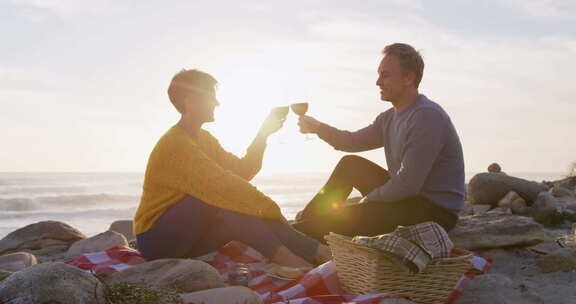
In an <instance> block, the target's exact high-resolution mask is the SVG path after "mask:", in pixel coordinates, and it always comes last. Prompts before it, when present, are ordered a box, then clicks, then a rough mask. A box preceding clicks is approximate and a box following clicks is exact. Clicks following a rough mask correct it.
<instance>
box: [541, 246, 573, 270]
mask: <svg viewBox="0 0 576 304" xmlns="http://www.w3.org/2000/svg"><path fill="white" fill-rule="evenodd" d="M536 264H537V265H538V267H540V270H541V271H542V272H544V273H549V272H559V271H563V272H569V271H574V270H576V251H574V249H572V248H560V249H557V250H556V251H554V252H552V253H550V254H547V255H545V256H543V257H541V258H539V259H538V260H537V261H536Z"/></svg>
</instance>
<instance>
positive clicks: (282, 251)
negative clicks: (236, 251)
mask: <svg viewBox="0 0 576 304" xmlns="http://www.w3.org/2000/svg"><path fill="white" fill-rule="evenodd" d="M219 223H220V225H218V226H219V229H220V230H225V231H227V233H228V234H229V235H230V237H231V238H232V239H234V240H238V241H241V242H243V243H245V244H247V245H249V246H250V247H252V248H254V249H256V250H258V251H259V252H260V253H261V254H263V255H264V256H266V257H267V258H268V259H270V260H271V261H273V262H275V263H277V264H281V265H285V266H294V267H307V266H310V264H311V263H312V262H314V260H315V253H316V249H317V247H318V244H319V243H318V242H317V241H316V240H313V239H311V238H309V237H307V236H305V235H303V234H302V233H300V232H297V231H295V230H294V229H293V228H292V227H290V225H288V224H282V223H281V221H280V220H267V219H263V218H259V217H256V216H252V215H247V214H242V213H238V212H234V211H229V210H224V209H221V212H220V214H219Z"/></svg>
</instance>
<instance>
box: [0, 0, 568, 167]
mask: <svg viewBox="0 0 576 304" xmlns="http://www.w3.org/2000/svg"><path fill="white" fill-rule="evenodd" d="M574 16H576V2H575V1H573V0H540V1H537V0H487V1H468V0H466V1H423V0H422V1H419V0H408V1H402V0H393V1H381V0H378V1H372V0H363V1H349V0H348V1H340V0H331V1H319V0H306V1H253V0H244V1H214V0H212V1H142V0H139V1H136V0H98V1H87V0H2V1H1V2H0V38H1V41H2V42H1V47H0V105H1V110H0V130H1V131H0V134H1V137H0V138H1V140H2V144H1V145H0V171H143V170H144V168H145V165H146V161H147V157H148V154H149V153H150V151H151V149H152V147H153V146H154V144H155V143H156V141H157V139H158V138H159V136H161V134H163V133H164V132H165V131H166V130H167V129H168V128H169V127H170V126H171V125H173V124H174V123H175V122H176V121H177V119H178V116H177V112H176V111H175V110H174V109H172V107H171V105H170V103H169V101H168V98H167V95H166V93H165V92H166V87H167V85H168V82H169V80H170V78H171V76H172V75H173V74H174V73H175V72H177V71H178V70H180V69H181V68H200V69H202V70H204V71H206V72H209V73H211V74H213V75H214V76H215V77H216V78H217V79H218V80H219V81H220V88H219V92H218V94H219V99H220V102H221V104H222V105H221V106H220V107H219V108H218V110H217V112H216V122H215V123H213V124H209V125H207V129H209V130H210V131H212V132H213V133H214V134H215V135H216V136H217V137H218V138H219V139H220V142H221V143H222V145H223V146H224V147H225V148H227V149H229V150H230V151H232V152H234V153H237V154H243V153H244V150H245V148H246V147H247V146H248V144H249V143H250V141H251V140H252V138H253V136H254V135H255V133H256V131H257V129H258V126H259V125H260V123H261V122H262V121H263V119H264V117H265V115H266V113H267V112H268V111H269V110H270V108H271V107H273V106H276V105H284V104H289V103H291V102H297V101H308V102H309V103H310V110H309V113H310V114H311V115H312V116H314V117H316V118H317V119H319V120H321V121H324V122H327V123H329V124H332V125H334V126H336V127H338V128H341V129H348V130H356V129H359V128H361V127H363V126H365V125H367V124H368V123H370V122H371V121H372V120H373V119H374V118H375V117H376V116H377V115H378V113H380V112H382V111H385V110H386V109H388V108H389V107H390V104H388V103H385V102H382V101H380V100H379V99H378V88H377V87H376V86H375V81H376V77H377V74H376V69H377V67H378V63H379V60H380V58H381V55H380V51H381V49H382V48H383V47H384V46H385V45H387V44H390V43H393V42H405V43H409V44H412V45H413V46H415V47H416V48H417V49H419V50H421V52H422V54H423V56H424V60H425V63H426V68H425V71H424V79H423V81H422V84H421V92H422V93H424V94H425V95H427V96H428V97H429V98H430V99H432V100H434V101H436V102H438V103H439V104H441V105H442V106H443V107H444V109H445V110H446V111H447V112H448V113H449V114H450V115H451V117H452V121H453V122H454V124H455V126H456V128H457V130H458V132H459V134H460V138H461V140H462V143H463V148H464V153H465V154H464V156H465V162H466V171H469V172H470V171H482V170H485V168H486V167H487V166H488V164H490V163H491V162H494V161H497V162H499V163H500V164H501V165H502V167H503V169H504V170H505V171H509V172H519V171H523V172H526V171H532V172H565V171H566V170H567V167H568V165H569V164H570V163H571V162H572V161H574V160H576V154H575V153H574V152H575V151H576V140H575V138H574V131H575V128H574V121H575V120H574V115H575V113H576V103H575V102H576V99H575V98H574V92H575V91H574V87H575V85H574V81H576V18H575V17H574ZM343 155H344V154H343V153H341V152H338V151H335V150H333V149H332V148H331V147H330V146H328V145H327V144H325V143H324V142H322V141H321V140H319V139H318V138H316V139H314V140H310V141H305V140H304V135H302V134H300V133H298V131H297V128H296V119H295V117H294V116H293V115H291V118H290V119H289V120H288V121H287V124H286V126H285V128H284V129H283V130H281V131H280V132H279V133H278V134H276V135H274V136H273V137H272V138H270V145H269V148H268V150H267V152H266V156H265V164H264V169H263V171H262V174H266V173H277V172H300V171H330V170H331V169H332V168H333V166H334V165H335V164H336V162H337V161H338V159H339V158H340V157H341V156H343ZM363 155H365V156H366V157H368V158H370V159H372V160H373V161H376V162H378V163H380V164H382V165H384V166H385V161H384V152H383V150H378V151H373V152H369V153H365V154H363Z"/></svg>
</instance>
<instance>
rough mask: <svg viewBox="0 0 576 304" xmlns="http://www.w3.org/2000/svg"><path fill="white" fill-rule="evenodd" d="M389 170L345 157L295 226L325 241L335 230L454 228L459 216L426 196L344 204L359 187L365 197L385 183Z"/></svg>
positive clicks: (350, 232)
mask: <svg viewBox="0 0 576 304" xmlns="http://www.w3.org/2000/svg"><path fill="white" fill-rule="evenodd" d="M388 180H389V175H388V171H386V170H385V169H384V168H382V167H380V166H378V165H377V164H375V163H373V162H371V161H369V160H367V159H365V158H362V157H359V156H355V155H347V156H345V157H343V158H342V159H341V160H340V162H339V163H338V165H337V166H336V168H335V169H334V171H333V172H332V175H331V176H330V178H329V179H328V182H327V183H326V185H324V187H322V189H321V190H320V191H319V192H318V194H316V196H314V198H313V199H312V200H311V201H310V203H308V205H307V206H306V207H305V208H304V210H302V211H301V212H300V213H299V214H298V216H297V218H296V221H295V222H294V223H293V224H292V227H294V228H296V230H299V231H301V232H303V233H305V234H306V235H308V236H310V237H313V238H315V239H317V240H319V241H321V242H325V241H324V235H326V234H328V233H329V232H335V233H339V234H343V235H348V236H356V235H364V236H374V235H379V234H384V233H389V232H392V231H394V229H396V227H398V226H410V225H415V224H419V223H423V222H427V221H433V222H436V223H438V224H439V225H441V226H442V227H443V228H444V229H446V231H449V230H451V229H452V228H454V226H455V225H456V222H457V221H458V216H457V215H455V214H454V213H452V212H451V211H450V210H447V209H445V208H443V207H441V206H439V205H438V204H435V203H434V202H432V201H430V200H428V199H426V198H425V197H422V196H415V197H411V198H407V199H404V200H401V201H397V202H382V201H367V202H364V203H361V204H352V205H347V206H345V205H344V202H345V201H346V199H347V198H348V196H349V195H350V193H351V192H352V189H353V188H355V189H357V190H358V191H360V193H362V196H366V195H367V194H368V193H370V191H372V190H373V189H375V188H376V187H379V186H381V185H383V184H385V183H386V182H387V181H388Z"/></svg>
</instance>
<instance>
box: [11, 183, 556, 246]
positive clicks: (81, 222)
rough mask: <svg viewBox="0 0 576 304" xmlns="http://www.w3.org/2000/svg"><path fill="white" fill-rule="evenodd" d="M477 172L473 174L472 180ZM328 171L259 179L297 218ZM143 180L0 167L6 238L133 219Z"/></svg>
mask: <svg viewBox="0 0 576 304" xmlns="http://www.w3.org/2000/svg"><path fill="white" fill-rule="evenodd" d="M473 174H474V173H470V174H467V179H468V178H470V177H471V176H473ZM510 174H511V175H514V176H518V177H522V178H526V179H529V180H535V181H542V180H556V179H559V178H562V177H563V174H562V173H514V174H512V173H510ZM328 176H329V173H328V172H326V173H298V174H296V173H294V174H276V175H269V176H257V177H256V178H255V179H254V180H253V184H254V185H256V187H258V189H260V190H261V191H262V192H264V193H266V194H267V195H268V196H270V197H271V198H272V199H274V200H275V201H276V202H277V203H278V204H279V205H280V207H281V208H282V213H283V214H284V215H285V216H286V217H287V218H288V219H292V218H294V216H295V215H296V213H297V212H298V211H299V210H301V209H302V208H303V207H304V205H305V204H306V203H307V202H308V201H309V200H310V199H311V198H312V197H313V196H314V194H315V193H316V192H317V191H318V190H319V189H320V187H321V186H322V185H323V184H324V183H325V181H326V179H327V178H328ZM142 182H143V174H142V173H90V172H89V173H59V172H55V173H53V172H51V173H48V172H42V173H28V172H27V173H1V172H0V238H3V237H4V236H6V235H7V234H8V233H10V232H12V231H14V230H16V229H18V228H21V227H24V226H26V225H28V224H32V223H36V222H39V221H45V220H56V221H62V222H65V223H67V224H69V225H71V226H73V227H75V228H77V229H79V230H80V231H82V232H83V233H84V234H86V235H87V236H92V235H95V234H98V233H100V232H103V231H105V230H107V229H108V227H109V225H110V224H111V223H112V222H114V221H115V220H120V219H131V218H132V216H133V215H134V213H135V211H136V208H137V207H138V203H139V199H140V195H141V191H142ZM352 195H353V196H354V195H359V194H358V193H357V192H354V193H353V194H352Z"/></svg>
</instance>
